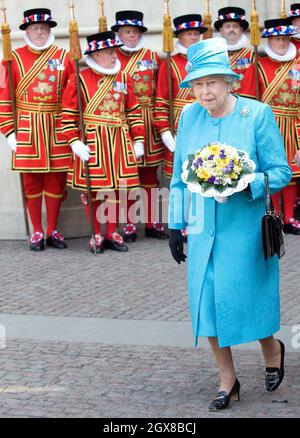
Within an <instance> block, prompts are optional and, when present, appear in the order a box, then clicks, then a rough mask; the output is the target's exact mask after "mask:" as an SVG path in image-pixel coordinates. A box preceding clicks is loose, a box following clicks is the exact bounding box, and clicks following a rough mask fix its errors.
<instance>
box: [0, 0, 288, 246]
mask: <svg viewBox="0 0 300 438" xmlns="http://www.w3.org/2000/svg"><path fill="white" fill-rule="evenodd" d="M25 3H26V6H24V5H25ZM68 3H69V2H68V1H67V0H57V1H56V2H53V1H48V2H47V1H45V0H40V1H38V0H31V1H26V2H24V1H23V0H22V1H21V0H9V1H6V5H7V8H8V9H7V20H8V22H9V23H10V26H11V30H12V34H11V36H12V45H13V47H17V46H20V45H22V44H23V32H22V31H19V30H18V26H19V25H20V24H21V21H22V13H23V10H24V7H25V8H26V9H29V8H34V7H50V8H51V9H52V14H53V17H54V19H55V20H56V21H57V22H58V26H57V27H56V28H54V30H53V32H54V33H55V35H56V38H57V41H58V43H59V44H60V45H62V46H63V47H66V48H67V47H68V23H69V19H70V18H69V9H68ZM285 3H286V8H287V10H288V9H289V5H290V4H291V3H293V2H292V1H286V2H285ZM232 4H234V5H239V6H242V7H244V8H245V9H246V11H247V16H248V17H249V16H250V13H251V7H252V6H251V5H252V1H250V0H248V1H246V0H239V1H238V2H237V1H235V2H231V1H225V0H222V1H219V0H217V1H215V0H211V1H210V13H211V14H212V18H213V21H215V20H216V19H217V11H218V9H219V8H221V7H224V6H229V5H232ZM256 4H257V10H258V13H259V16H260V23H261V25H262V24H263V20H265V19H267V18H276V17H278V16H279V13H280V7H281V2H280V1H279V0H257V1H256ZM75 6H76V8H75V15H76V19H77V22H78V25H79V28H80V35H81V37H82V47H83V48H84V47H85V37H86V36H87V35H88V34H91V33H94V32H97V27H98V16H99V7H98V1H97V0H88V1H86V0H75ZM120 9H138V10H141V11H142V12H144V14H145V24H146V26H147V27H148V29H149V31H148V32H147V35H146V45H147V46H148V47H152V48H154V49H156V50H158V51H159V52H160V53H161V46H162V43H161V29H162V16H163V13H164V8H163V0H147V1H143V2H139V3H138V4H137V2H136V0H109V1H108V0H107V1H106V2H105V14H106V16H107V21H108V25H109V26H110V25H112V24H113V22H114V14H115V11H116V10H120ZM203 11H204V0H199V1H195V0H193V1H192V0H185V1H182V0H171V1H170V12H171V15H172V17H175V16H177V15H182V14H186V13H193V12H200V13H202V14H203ZM1 53H2V49H1ZM59 227H60V228H61V230H62V231H63V232H64V235H65V236H66V237H71V236H82V235H87V234H88V226H87V224H86V220H85V215H84V211H83V207H82V205H81V203H80V201H79V195H78V192H76V191H72V190H69V196H68V198H67V200H66V201H65V202H64V204H63V209H62V213H61V218H60V224H59ZM24 237H25V231H24V225H23V212H22V208H21V196H20V188H19V176H18V174H17V173H15V172H11V171H10V151H9V148H8V146H7V144H6V140H5V138H4V137H3V135H2V134H0V239H22V238H24Z"/></svg>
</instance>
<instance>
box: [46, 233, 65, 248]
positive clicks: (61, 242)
mask: <svg viewBox="0 0 300 438" xmlns="http://www.w3.org/2000/svg"><path fill="white" fill-rule="evenodd" d="M46 245H47V246H50V247H51V248H57V249H64V248H67V245H66V242H65V239H64V237H63V236H62V235H61V234H60V233H59V232H58V231H57V230H54V231H52V233H51V235H50V236H49V237H47V239H46Z"/></svg>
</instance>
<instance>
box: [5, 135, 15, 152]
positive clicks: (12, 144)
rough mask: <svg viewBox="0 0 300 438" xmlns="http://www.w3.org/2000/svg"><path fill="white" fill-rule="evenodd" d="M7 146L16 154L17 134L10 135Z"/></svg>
mask: <svg viewBox="0 0 300 438" xmlns="http://www.w3.org/2000/svg"><path fill="white" fill-rule="evenodd" d="M7 144H8V146H9V147H10V148H11V149H12V150H13V151H14V152H16V149H17V139H16V134H15V133H14V132H12V133H11V134H9V136H8V137H7Z"/></svg>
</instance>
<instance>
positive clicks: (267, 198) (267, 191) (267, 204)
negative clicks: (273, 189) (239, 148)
mask: <svg viewBox="0 0 300 438" xmlns="http://www.w3.org/2000/svg"><path fill="white" fill-rule="evenodd" d="M264 176H265V207H266V213H269V212H270V211H273V210H274V208H273V202H272V199H271V195H270V186H269V177H268V175H267V174H266V173H265V174H264Z"/></svg>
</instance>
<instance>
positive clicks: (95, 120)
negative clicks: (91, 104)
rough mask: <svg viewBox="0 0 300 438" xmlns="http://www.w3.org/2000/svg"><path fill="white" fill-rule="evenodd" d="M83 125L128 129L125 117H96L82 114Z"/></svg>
mask: <svg viewBox="0 0 300 438" xmlns="http://www.w3.org/2000/svg"><path fill="white" fill-rule="evenodd" d="M84 123H85V124H87V125H105V126H112V127H121V126H124V127H128V125H127V120H126V118H125V117H114V116H113V115H112V116H96V115H95V114H86V113H85V114H84Z"/></svg>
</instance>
